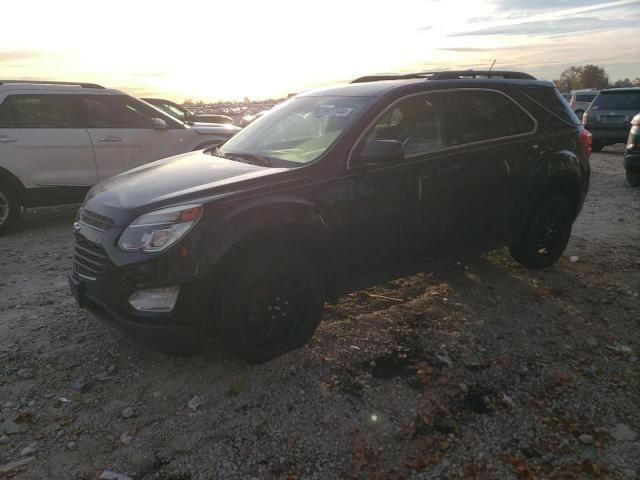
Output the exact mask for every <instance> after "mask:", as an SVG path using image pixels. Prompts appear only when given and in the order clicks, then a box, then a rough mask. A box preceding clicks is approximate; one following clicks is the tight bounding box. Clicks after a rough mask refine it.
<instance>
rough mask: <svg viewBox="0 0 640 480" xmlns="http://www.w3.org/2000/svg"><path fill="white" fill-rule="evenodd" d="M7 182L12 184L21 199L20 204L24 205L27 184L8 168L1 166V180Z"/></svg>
mask: <svg viewBox="0 0 640 480" xmlns="http://www.w3.org/2000/svg"><path fill="white" fill-rule="evenodd" d="M3 181H4V182H6V183H7V184H8V185H10V186H12V187H13V188H14V189H15V191H16V193H17V194H18V198H19V200H20V205H24V203H25V193H26V192H25V190H26V188H25V186H24V185H23V183H22V182H21V181H20V179H19V178H18V177H16V176H15V175H14V174H13V173H11V172H10V171H9V170H7V169H6V168H3V167H0V182H3Z"/></svg>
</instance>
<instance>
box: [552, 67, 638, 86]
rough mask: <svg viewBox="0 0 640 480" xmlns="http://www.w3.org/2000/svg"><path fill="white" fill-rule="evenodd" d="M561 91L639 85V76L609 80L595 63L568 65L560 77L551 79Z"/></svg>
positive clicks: (605, 72) (604, 71)
mask: <svg viewBox="0 0 640 480" xmlns="http://www.w3.org/2000/svg"><path fill="white" fill-rule="evenodd" d="M553 83H555V85H556V87H558V90H560V91H561V92H570V91H571V90H580V89H583V88H595V89H598V90H601V89H603V88H608V87H613V88H620V87H640V77H636V78H635V79H634V80H631V79H629V78H624V79H621V80H616V81H615V82H611V81H610V80H609V74H607V71H606V70H605V69H604V68H603V67H599V66H597V65H583V66H579V67H569V68H567V69H566V70H564V71H563V72H562V73H561V74H560V78H558V79H556V80H554V81H553Z"/></svg>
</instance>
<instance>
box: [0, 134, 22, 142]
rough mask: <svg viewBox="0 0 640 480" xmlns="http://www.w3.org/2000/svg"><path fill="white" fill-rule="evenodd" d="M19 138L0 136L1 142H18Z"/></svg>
mask: <svg viewBox="0 0 640 480" xmlns="http://www.w3.org/2000/svg"><path fill="white" fill-rule="evenodd" d="M17 141H18V139H17V138H12V137H8V136H7V135H1V136H0V143H9V142H17Z"/></svg>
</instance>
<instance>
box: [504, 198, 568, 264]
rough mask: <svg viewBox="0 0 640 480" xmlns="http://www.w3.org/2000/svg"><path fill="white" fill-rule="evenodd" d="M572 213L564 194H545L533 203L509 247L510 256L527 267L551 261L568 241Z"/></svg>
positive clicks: (553, 260)
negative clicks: (523, 223) (522, 227)
mask: <svg viewBox="0 0 640 480" xmlns="http://www.w3.org/2000/svg"><path fill="white" fill-rule="evenodd" d="M573 217H574V215H573V206H572V204H571V202H570V201H569V200H568V199H567V197H565V196H564V195H560V194H558V193H550V194H547V195H546V196H545V197H544V198H542V199H541V200H540V201H539V202H538V204H537V205H536V206H535V207H534V209H533V212H532V213H531V215H530V217H529V221H528V223H527V225H526V226H525V228H524V231H523V232H522V235H521V237H520V239H519V240H518V241H517V242H516V243H515V244H513V245H512V246H511V247H509V251H510V252H511V256H512V257H513V258H514V259H515V260H516V261H517V262H518V263H520V264H521V265H523V266H525V267H527V268H533V269H538V268H545V267H549V266H551V265H553V264H554V263H555V262H556V261H557V260H558V259H559V258H560V256H561V255H562V253H563V252H564V250H565V248H566V247H567V243H569V237H571V226H572V224H573Z"/></svg>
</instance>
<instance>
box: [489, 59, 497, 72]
mask: <svg viewBox="0 0 640 480" xmlns="http://www.w3.org/2000/svg"><path fill="white" fill-rule="evenodd" d="M496 60H497V58H494V59H493V63H491V66H490V67H489V71H491V70H492V69H493V66H494V65H495V64H496Z"/></svg>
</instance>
